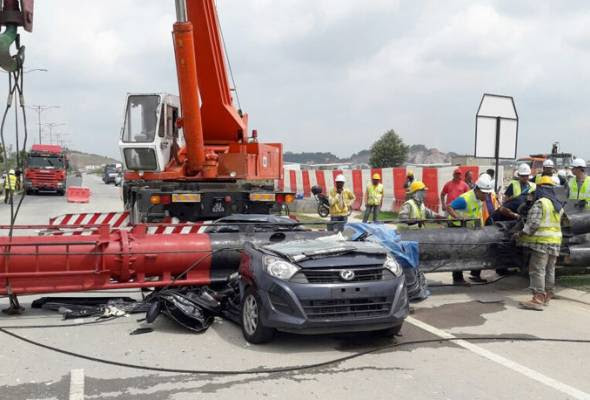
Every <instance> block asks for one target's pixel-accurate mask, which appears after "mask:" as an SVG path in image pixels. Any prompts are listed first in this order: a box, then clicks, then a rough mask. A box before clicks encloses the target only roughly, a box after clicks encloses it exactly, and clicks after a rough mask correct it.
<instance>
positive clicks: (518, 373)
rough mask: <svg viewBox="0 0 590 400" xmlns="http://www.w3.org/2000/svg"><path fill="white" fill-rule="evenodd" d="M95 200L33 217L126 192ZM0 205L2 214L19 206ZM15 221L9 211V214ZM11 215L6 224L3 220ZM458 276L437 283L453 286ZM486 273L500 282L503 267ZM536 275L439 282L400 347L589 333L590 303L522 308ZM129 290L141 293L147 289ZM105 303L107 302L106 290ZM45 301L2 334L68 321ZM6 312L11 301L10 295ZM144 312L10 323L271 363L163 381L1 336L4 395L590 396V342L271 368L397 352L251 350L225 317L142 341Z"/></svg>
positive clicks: (119, 349) (167, 362)
mask: <svg viewBox="0 0 590 400" xmlns="http://www.w3.org/2000/svg"><path fill="white" fill-rule="evenodd" d="M84 184H85V185H87V186H89V187H90V188H91V190H92V193H93V196H92V200H91V203H90V204H88V205H75V204H68V203H66V202H65V200H64V199H63V198H59V197H56V196H43V197H29V198H27V199H26V203H25V204H24V206H23V209H22V214H21V215H20V217H19V222H21V223H39V219H46V218H47V217H48V216H50V215H55V214H62V213H65V212H72V211H76V210H79V211H80V210H95V209H96V210H103V211H107V210H111V209H115V210H119V209H121V202H120V200H119V199H118V189H116V188H114V187H113V186H106V185H103V184H102V182H100V180H99V179H98V178H96V177H84ZM6 209H7V208H6V207H5V206H3V205H2V206H0V212H2V211H6ZM4 214H5V213H4ZM2 218H4V217H2ZM449 275H450V274H433V275H430V276H429V280H430V281H431V282H432V283H440V282H443V281H444V282H448V281H449ZM484 276H489V277H494V276H495V274H494V273H493V272H487V274H484ZM526 286H527V282H526V280H524V279H522V278H519V277H509V278H507V279H504V280H502V281H500V282H498V283H495V284H492V285H487V286H478V287H470V288H464V287H459V288H458V287H443V288H432V290H433V295H432V297H430V298H429V299H428V300H426V301H424V302H422V303H419V304H416V305H414V306H413V308H414V313H413V314H412V316H411V318H409V319H408V320H407V321H406V323H405V325H404V328H403V330H402V335H403V336H400V337H398V338H396V342H398V343H404V342H410V341H415V340H423V339H440V338H444V337H450V335H453V336H456V337H464V336H469V337H486V336H489V335H494V336H498V337H505V338H506V337H524V338H535V337H551V338H572V339H589V338H590V335H589V331H590V312H589V311H590V306H588V305H585V304H582V303H577V302H571V301H567V300H556V301H554V302H553V303H552V304H551V305H550V306H549V307H548V308H546V310H545V311H543V312H533V311H525V310H521V309H519V308H518V301H520V300H523V299H525V298H527V297H528V296H529V294H528V292H527V290H526ZM124 294H125V295H128V296H131V297H136V298H140V294H139V293H138V292H137V291H127V292H125V293H124ZM93 295H98V294H93ZM38 297H39V296H29V297H23V298H21V303H22V304H23V305H24V306H25V307H27V311H26V313H25V314H24V315H22V316H19V317H8V316H4V315H0V326H1V327H6V326H22V325H28V326H30V325H39V324H58V325H59V324H63V323H64V322H63V321H61V320H60V318H59V315H57V314H55V313H52V312H49V311H40V310H32V309H30V308H29V307H28V306H29V304H30V302H31V301H33V300H34V299H35V298H38ZM0 302H4V303H1V304H2V306H4V304H6V300H0ZM139 318H141V315H139V316H138V315H134V316H130V317H125V318H120V319H116V320H113V321H107V322H103V323H100V324H96V325H87V326H79V327H61V328H41V329H39V328H25V329H14V328H13V329H7V331H8V332H12V333H15V334H18V335H21V336H22V337H24V338H26V339H29V340H33V341H37V342H39V343H42V344H45V345H48V346H53V347H56V348H59V349H63V350H67V351H70V352H74V353H79V354H83V355H87V356H92V357H97V358H101V359H105V360H111V361H118V362H123V363H132V364H138V365H143V366H149V367H157V368H181V369H198V370H203V369H206V370H233V371H241V370H245V369H260V373H258V374H255V375H235V376H219V375H204V374H200V375H193V374H178V373H161V372H156V371H145V370H139V369H131V368H124V367H118V366H111V365H107V364H102V363H99V362H96V361H88V360H84V359H80V358H76V357H73V356H71V355H66V354H63V353H59V352H56V351H53V350H48V349H46V348H40V347H37V346H34V345H32V344H30V343H26V342H24V341H22V340H19V339H17V338H14V337H11V336H8V335H6V334H5V333H2V332H0V343H2V346H1V348H0V398H1V399H10V400H13V399H76V400H79V399H138V400H139V399H141V400H159V399H175V400H180V399H197V398H198V399H231V400H235V399H236V398H239V399H260V398H269V399H272V398H277V399H281V400H286V399H297V400H301V399H306V400H307V399H335V398H338V399H357V398H363V399H367V398H369V399H392V398H397V399H413V400H420V399H470V400H471V399H529V398H531V399H532V398H534V399H547V400H549V399H551V400H554V399H590V380H589V379H588V376H589V373H588V368H587V366H586V365H587V363H586V360H588V359H590V345H588V344H572V343H546V342H514V341H511V340H507V339H501V340H482V341H469V342H435V343H428V344H422V345H411V346H404V347H397V348H391V347H389V348H384V349H382V350H380V351H378V352H374V353H371V354H367V355H364V356H361V357H358V358H354V359H351V360H347V361H342V362H339V363H334V364H330V365H327V366H324V367H319V368H314V369H308V370H296V371H293V372H286V373H277V374H269V373H266V372H264V370H263V369H267V368H274V367H283V366H303V365H306V364H311V363H318V362H323V361H328V360H332V359H336V358H340V357H343V356H348V355H352V354H355V353H357V352H361V351H364V350H369V349H373V348H376V347H378V346H385V345H391V344H393V343H394V342H393V341H392V340H391V339H385V338H379V337H375V336H371V335H336V336H317V337H311V336H296V335H288V334H280V335H278V336H277V337H276V339H275V341H274V342H273V343H271V344H267V345H263V346H254V345H249V344H247V343H246V342H245V341H244V339H243V338H242V336H241V332H240V329H239V328H238V327H237V326H235V325H234V324H232V323H230V322H227V321H223V320H218V321H216V323H215V324H214V325H213V326H212V327H211V328H210V329H209V330H208V331H207V332H206V333H203V334H191V333H189V332H187V331H185V330H184V329H182V328H180V327H178V326H176V325H175V324H173V323H170V322H169V321H167V320H165V319H164V318H162V317H160V318H159V319H158V320H157V321H156V323H155V324H154V326H153V328H154V329H155V330H154V331H153V332H151V333H147V334H143V335H130V333H131V332H132V331H134V330H135V329H136V328H138V327H140V326H143V325H142V324H141V323H140V322H137V320H138V319H139Z"/></svg>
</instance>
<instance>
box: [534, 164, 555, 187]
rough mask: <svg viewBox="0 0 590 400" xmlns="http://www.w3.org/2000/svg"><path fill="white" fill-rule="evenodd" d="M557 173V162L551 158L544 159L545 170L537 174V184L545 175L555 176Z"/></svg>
mask: <svg viewBox="0 0 590 400" xmlns="http://www.w3.org/2000/svg"><path fill="white" fill-rule="evenodd" d="M554 174H555V163H554V162H553V160H551V159H550V158H548V159H546V160H545V161H543V172H541V173H540V174H537V176H535V184H537V185H538V184H539V182H540V181H541V178H542V177H544V176H553V175H554Z"/></svg>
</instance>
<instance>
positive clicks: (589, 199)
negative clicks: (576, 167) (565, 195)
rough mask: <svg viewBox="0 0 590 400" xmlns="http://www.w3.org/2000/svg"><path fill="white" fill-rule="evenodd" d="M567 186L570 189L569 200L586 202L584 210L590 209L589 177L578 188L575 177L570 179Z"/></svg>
mask: <svg viewBox="0 0 590 400" xmlns="http://www.w3.org/2000/svg"><path fill="white" fill-rule="evenodd" d="M568 185H569V187H570V197H569V200H586V208H587V209H590V176H587V177H586V179H584V183H583V184H582V187H580V188H578V180H577V179H576V177H573V178H572V179H570V181H569V183H568Z"/></svg>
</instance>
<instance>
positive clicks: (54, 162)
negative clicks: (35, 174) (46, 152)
mask: <svg viewBox="0 0 590 400" xmlns="http://www.w3.org/2000/svg"><path fill="white" fill-rule="evenodd" d="M27 165H28V166H29V168H63V167H64V159H63V158H62V157H34V156H33V157H29V159H28V160H27Z"/></svg>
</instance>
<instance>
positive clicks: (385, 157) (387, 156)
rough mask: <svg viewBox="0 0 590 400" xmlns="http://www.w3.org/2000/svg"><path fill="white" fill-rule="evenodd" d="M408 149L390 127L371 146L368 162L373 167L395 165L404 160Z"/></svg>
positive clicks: (400, 163)
mask: <svg viewBox="0 0 590 400" xmlns="http://www.w3.org/2000/svg"><path fill="white" fill-rule="evenodd" d="M409 149H410V147H409V146H406V145H405V144H404V141H403V140H402V139H401V138H400V137H399V136H398V134H397V133H395V131H394V130H393V129H390V130H388V131H387V132H385V133H384V134H383V136H381V137H380V138H379V140H377V141H376V142H375V143H373V145H372V146H371V158H370V159H369V164H371V167H373V168H389V167H397V166H399V165H402V164H403V163H404V162H406V160H407V158H408V151H409Z"/></svg>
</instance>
